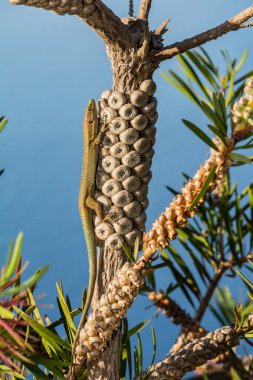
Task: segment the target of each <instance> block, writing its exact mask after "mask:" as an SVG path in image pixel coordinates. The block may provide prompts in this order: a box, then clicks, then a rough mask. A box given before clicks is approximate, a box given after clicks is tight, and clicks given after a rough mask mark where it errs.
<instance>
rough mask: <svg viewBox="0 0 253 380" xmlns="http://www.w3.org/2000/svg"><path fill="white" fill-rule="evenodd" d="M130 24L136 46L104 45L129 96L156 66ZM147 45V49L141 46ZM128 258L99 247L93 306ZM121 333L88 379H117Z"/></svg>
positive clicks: (135, 23) (138, 24)
mask: <svg viewBox="0 0 253 380" xmlns="http://www.w3.org/2000/svg"><path fill="white" fill-rule="evenodd" d="M124 23H126V24H127V25H129V30H130V32H131V34H132V37H133V40H134V41H136V45H135V46H132V47H129V49H122V48H120V47H119V46H117V45H114V46H111V47H107V54H108V56H109V59H110V61H111V64H112V71H113V91H119V92H121V93H123V94H127V95H129V94H130V93H131V92H132V91H134V90H136V89H138V87H139V85H140V83H141V82H143V81H144V80H146V79H151V78H152V75H153V72H154V71H155V69H156V68H157V67H158V63H157V64H156V63H154V61H152V60H151V58H149V57H148V46H149V39H150V36H148V38H147V36H146V35H145V29H144V28H143V22H142V21H141V20H133V19H132V18H130V19H124ZM145 45H146V46H147V49H146V50H145V48H143V46H145ZM126 261H127V255H126V254H125V253H124V252H123V251H122V250H121V251H111V250H110V249H109V248H108V247H105V248H104V249H103V248H102V249H100V252H99V256H98V275H97V284H96V290H95V294H94V297H93V305H94V304H96V302H97V301H98V300H99V299H100V297H101V296H102V295H103V294H104V293H105V292H106V289H107V287H108V284H109V282H110V281H111V280H112V279H113V277H114V275H115V273H116V271H117V270H118V269H119V268H121V267H122V266H123V264H124V263H125V262H126ZM120 339H121V332H120V331H118V332H117V333H115V335H114V337H113V339H112V341H111V342H110V343H109V346H108V348H107V349H106V351H105V352H104V353H103V354H102V356H101V358H100V360H98V361H96V362H88V379H90V380H91V379H93V380H95V379H96V380H118V379H119V359H120V357H119V356H120V355H119V354H120Z"/></svg>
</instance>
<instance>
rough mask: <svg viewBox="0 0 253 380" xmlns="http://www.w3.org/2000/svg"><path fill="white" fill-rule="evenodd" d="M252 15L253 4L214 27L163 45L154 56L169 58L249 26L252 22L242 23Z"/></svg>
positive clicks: (163, 58)
mask: <svg viewBox="0 0 253 380" xmlns="http://www.w3.org/2000/svg"><path fill="white" fill-rule="evenodd" d="M251 17H253V5H251V6H250V7H249V8H247V9H245V10H244V11H242V12H241V13H239V14H238V15H236V16H234V17H232V18H231V19H229V20H228V21H225V22H224V23H222V24H220V25H218V26H216V27H215V28H212V29H209V30H207V31H206V32H204V33H200V34H197V35H196V36H194V37H191V38H187V39H185V40H183V41H181V42H176V43H174V44H172V45H169V46H167V47H165V48H164V49H162V50H160V51H159V52H157V53H155V54H154V58H155V59H158V60H160V61H164V60H166V59H170V58H172V57H174V56H175V55H178V54H181V53H184V52H185V51H187V50H190V49H193V48H195V47H197V46H200V45H203V44H205V43H206V42H208V41H211V40H215V39H216V38H218V37H221V36H222V35H224V34H226V33H228V32H231V31H234V30H238V29H241V28H245V27H250V26H252V25H253V23H250V24H244V23H245V21H247V20H249V19H250V18H251Z"/></svg>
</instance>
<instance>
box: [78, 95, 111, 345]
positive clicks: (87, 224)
mask: <svg viewBox="0 0 253 380" xmlns="http://www.w3.org/2000/svg"><path fill="white" fill-rule="evenodd" d="M104 128H105V125H104V126H103V127H102V128H101V131H98V116H97V109H96V103H95V101H94V100H93V99H91V100H90V101H89V104H88V106H87V108H86V110H85V112H84V121H83V139H84V154H83V166H82V176H81V183H80V191H79V200H78V204H79V212H80V217H81V221H82V227H83V231H84V235H85V240H86V246H87V251H88V257H89V285H88V291H87V298H86V302H85V305H84V308H83V312H82V317H81V320H80V323H79V326H78V329H77V333H76V338H75V342H74V345H73V351H74V350H75V347H76V343H77V340H78V338H79V334H80V331H81V329H82V327H83V324H84V321H85V318H86V315H87V312H88V309H89V306H90V303H91V300H92V295H93V292H94V287H95V282H96V275H97V257H96V240H95V232H94V226H93V215H94V212H95V213H96V214H97V216H98V218H99V219H100V220H102V207H101V205H100V204H99V203H98V202H97V201H96V200H95V199H94V191H95V180H96V171H97V164H98V149H99V143H100V140H101V135H102V132H103V131H104Z"/></svg>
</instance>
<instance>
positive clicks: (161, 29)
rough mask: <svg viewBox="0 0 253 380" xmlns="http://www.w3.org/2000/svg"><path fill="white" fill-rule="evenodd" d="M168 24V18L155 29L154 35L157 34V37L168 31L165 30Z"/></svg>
mask: <svg viewBox="0 0 253 380" xmlns="http://www.w3.org/2000/svg"><path fill="white" fill-rule="evenodd" d="M169 22H170V18H166V19H165V20H164V21H163V22H162V23H161V25H160V26H158V28H157V29H156V31H155V34H157V35H158V36H161V35H162V34H164V33H166V32H167V31H168V29H167V25H168V23H169Z"/></svg>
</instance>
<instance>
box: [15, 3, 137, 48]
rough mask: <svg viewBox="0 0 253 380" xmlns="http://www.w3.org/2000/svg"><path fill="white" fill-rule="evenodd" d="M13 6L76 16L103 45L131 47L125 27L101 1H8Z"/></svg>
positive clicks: (129, 36) (129, 37)
mask: <svg viewBox="0 0 253 380" xmlns="http://www.w3.org/2000/svg"><path fill="white" fill-rule="evenodd" d="M10 2H11V3H12V4H15V5H27V6H35V7H38V8H43V9H46V10H49V11H53V12H55V13H57V14H60V15H65V14H69V15H76V16H78V17H80V18H81V19H82V20H83V21H84V22H85V23H86V24H87V25H88V26H89V27H90V28H91V29H92V30H94V31H95V32H96V33H97V34H98V35H99V36H100V37H101V38H102V40H103V41H104V42H105V44H107V45H110V44H114V45H118V46H120V47H121V48H122V49H126V48H128V47H129V46H130V45H131V42H132V41H131V35H130V33H129V31H128V28H127V26H126V25H125V24H124V23H123V22H122V21H121V20H120V18H119V17H117V16H116V15H115V14H114V13H113V11H112V10H111V9H110V8H108V7H107V6H106V5H105V4H104V3H103V2H102V1H101V0H95V1H94V2H93V3H91V2H89V3H88V2H86V1H84V2H83V1H79V2H78V0H60V1H57V2H55V1H54V2H51V1H50V0H45V1H43V2H41V1H40V0H10Z"/></svg>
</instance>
